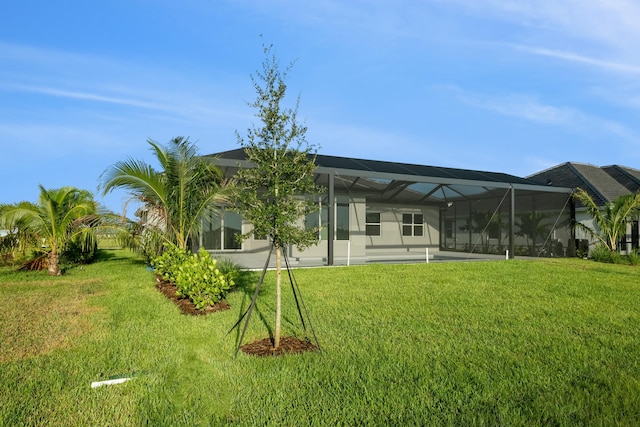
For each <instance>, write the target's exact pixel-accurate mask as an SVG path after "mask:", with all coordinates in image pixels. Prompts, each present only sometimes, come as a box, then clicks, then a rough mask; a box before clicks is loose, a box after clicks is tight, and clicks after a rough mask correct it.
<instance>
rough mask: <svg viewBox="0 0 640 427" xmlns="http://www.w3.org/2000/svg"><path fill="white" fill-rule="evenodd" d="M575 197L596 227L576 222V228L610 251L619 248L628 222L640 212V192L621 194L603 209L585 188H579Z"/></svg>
mask: <svg viewBox="0 0 640 427" xmlns="http://www.w3.org/2000/svg"><path fill="white" fill-rule="evenodd" d="M573 197H574V198H575V199H576V200H578V201H580V202H581V203H582V204H583V205H584V207H585V208H586V210H587V213H588V214H589V215H590V216H591V218H592V219H593V224H594V227H593V228H591V227H589V226H587V225H585V224H582V223H576V228H578V229H580V230H582V231H584V232H585V233H587V235H589V236H591V237H593V238H596V239H598V240H599V241H600V243H602V244H603V245H605V247H607V248H608V249H609V250H610V251H612V252H615V251H617V250H618V242H619V241H620V238H621V237H622V236H624V235H625V234H626V232H627V222H628V221H629V219H631V218H632V217H634V216H636V215H638V214H640V192H638V193H635V194H627V195H624V196H620V197H618V198H617V199H615V200H614V201H613V202H610V203H607V204H606V205H605V206H604V209H602V208H601V207H600V206H598V205H597V204H596V202H595V201H594V200H593V198H592V197H591V196H590V195H589V193H587V192H586V191H585V190H583V189H581V188H578V189H577V190H576V192H575V193H574V195H573Z"/></svg>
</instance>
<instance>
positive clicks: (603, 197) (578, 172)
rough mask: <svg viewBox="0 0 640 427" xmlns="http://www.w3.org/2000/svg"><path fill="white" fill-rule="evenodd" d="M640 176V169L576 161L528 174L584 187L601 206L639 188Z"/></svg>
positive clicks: (549, 182) (532, 178) (546, 181)
mask: <svg viewBox="0 0 640 427" xmlns="http://www.w3.org/2000/svg"><path fill="white" fill-rule="evenodd" d="M639 178H640V172H639V171H637V170H634V169H631V168H626V167H622V166H617V165H616V166H607V167H604V168H602V167H598V166H594V165H590V164H585V163H575V162H567V163H563V164H560V165H558V166H554V167H552V168H549V169H546V170H544V171H542V172H538V173H535V174H533V175H530V176H528V177H527V179H528V180H530V181H532V182H537V183H539V184H547V185H559V186H563V187H571V188H582V189H583V190H585V191H587V193H589V195H590V196H591V197H592V198H593V200H594V201H595V202H596V204H598V205H599V206H603V205H605V204H606V203H608V202H612V201H613V200H615V199H617V198H618V197H620V196H623V195H625V194H629V193H630V192H635V191H637V190H638V189H639V188H640V185H638V184H639V183H640V180H639ZM634 180H635V186H634V185H633V182H634ZM627 184H628V185H627ZM634 188H635V189H634Z"/></svg>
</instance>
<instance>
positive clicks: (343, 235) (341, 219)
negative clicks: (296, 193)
mask: <svg viewBox="0 0 640 427" xmlns="http://www.w3.org/2000/svg"><path fill="white" fill-rule="evenodd" d="M318 203H319V207H320V209H319V210H318V211H316V212H313V213H311V214H309V215H307V217H306V218H305V221H304V225H305V228H306V229H307V230H309V229H311V228H314V227H320V233H319V234H318V239H319V240H327V239H328V238H329V231H328V227H329V207H328V204H327V199H326V198H325V199H322V200H321V201H320V202H318ZM335 212H336V218H335V221H336V225H335V228H334V230H335V237H334V239H335V240H349V203H336V211H335Z"/></svg>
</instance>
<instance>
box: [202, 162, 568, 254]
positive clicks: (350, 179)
mask: <svg viewBox="0 0 640 427" xmlns="http://www.w3.org/2000/svg"><path fill="white" fill-rule="evenodd" d="M207 158H208V159H210V160H211V161H212V162H213V163H215V164H216V165H218V166H219V167H220V168H221V169H222V170H223V171H224V173H225V175H226V176H228V177H231V176H233V174H235V172H236V171H237V169H238V167H250V165H249V164H248V163H247V162H246V159H245V155H244V151H243V150H242V149H238V150H232V151H227V152H223V153H218V154H215V155H211V156H207ZM316 165H317V168H316V175H315V180H316V182H317V183H318V184H320V185H322V186H323V187H324V188H325V189H326V192H325V194H323V195H322V196H321V197H319V198H318V206H319V209H318V212H317V214H313V215H311V216H310V217H308V218H307V219H306V220H305V223H306V224H307V225H308V226H320V227H321V233H320V236H319V243H318V245H316V246H314V247H312V248H308V249H306V250H305V251H299V250H297V248H295V247H291V248H289V256H290V257H291V258H292V259H293V260H295V261H297V262H299V263H300V264H318V265H321V264H323V265H334V264H345V263H366V262H394V261H397V262H402V261H420V260H424V261H428V260H445V259H472V258H473V259H477V258H490V257H508V258H514V257H516V256H535V257H540V256H545V257H548V256H558V257H561V256H572V255H573V254H574V237H573V235H572V232H571V227H570V224H571V220H572V215H573V212H574V211H573V209H572V204H571V197H570V196H571V192H572V190H571V189H569V188H560V187H553V186H541V185H536V184H534V183H532V182H530V181H528V180H526V179H524V178H519V177H516V176H513V175H508V174H503V173H495V172H482V171H474V170H465V169H454V168H444V167H436V166H424V165H415V164H405V163H394V162H385V161H376V160H364V159H355V158H346V157H336V156H327V155H318V156H317V157H316ZM227 216H228V219H227V221H225V219H226V218H227ZM227 222H229V224H231V227H229V226H228V225H227V224H226V223H227ZM204 228H205V230H204V232H203V238H202V239H201V242H200V243H201V246H204V247H205V248H206V249H208V250H210V251H212V252H224V253H226V254H227V255H230V256H231V257H232V258H234V259H236V260H237V261H238V262H243V260H244V261H245V262H246V261H248V260H249V259H252V257H254V256H258V259H261V257H260V254H262V253H263V252H264V253H266V251H267V250H268V248H269V243H268V242H266V241H260V240H255V241H252V240H251V239H250V240H247V241H245V242H243V243H242V244H230V245H228V246H229V247H225V245H224V242H225V241H227V242H231V240H233V239H231V238H230V237H231V236H233V235H237V234H239V233H245V232H247V231H249V230H250V229H251V224H249V223H246V222H245V221H243V220H242V219H241V218H240V217H239V216H238V214H236V213H229V214H228V215H227V214H225V215H222V216H220V217H219V218H217V219H213V218H212V220H211V221H210V222H208V223H207V224H205V227H204Z"/></svg>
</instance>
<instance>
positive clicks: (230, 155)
mask: <svg viewBox="0 0 640 427" xmlns="http://www.w3.org/2000/svg"><path fill="white" fill-rule="evenodd" d="M210 156H212V157H217V158H219V159H230V160H238V161H240V160H246V155H245V153H244V150H243V149H242V148H239V149H236V150H230V151H224V152H221V153H217V154H212V155H210ZM206 157H209V156H206ZM315 163H316V165H317V166H318V167H319V168H322V169H331V170H343V171H344V170H348V171H359V172H364V173H368V172H379V173H384V174H393V175H403V176H415V177H432V178H440V179H444V180H464V181H481V182H488V183H502V184H522V185H527V186H531V185H535V184H534V183H532V182H531V181H529V180H527V179H525V178H520V177H517V176H515V175H509V174H505V173H500V172H484V171H477V170H470V169H456V168H447V167H440V166H426V165H418V164H411V163H397V162H387V161H381V160H365V159H356V158H351V157H338V156H327V155H322V154H318V155H317V156H316V161H315Z"/></svg>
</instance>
